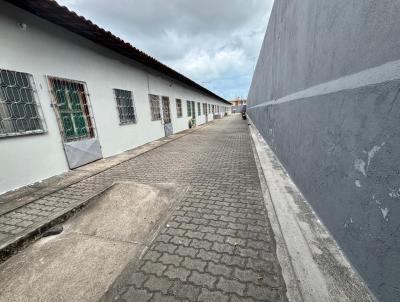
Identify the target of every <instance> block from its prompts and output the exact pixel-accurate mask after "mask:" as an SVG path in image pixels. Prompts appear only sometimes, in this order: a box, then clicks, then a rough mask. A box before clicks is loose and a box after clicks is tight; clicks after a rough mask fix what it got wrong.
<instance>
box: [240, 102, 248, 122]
mask: <svg viewBox="0 0 400 302" xmlns="http://www.w3.org/2000/svg"><path fill="white" fill-rule="evenodd" d="M246 107H247V106H246V105H243V108H242V111H241V114H242V119H244V120H246V119H247V115H246Z"/></svg>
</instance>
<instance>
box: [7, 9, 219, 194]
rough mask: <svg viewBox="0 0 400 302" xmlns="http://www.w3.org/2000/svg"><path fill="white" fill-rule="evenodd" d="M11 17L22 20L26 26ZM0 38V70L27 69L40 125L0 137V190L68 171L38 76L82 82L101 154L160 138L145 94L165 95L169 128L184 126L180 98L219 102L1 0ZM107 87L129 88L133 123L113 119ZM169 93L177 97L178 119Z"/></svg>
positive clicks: (47, 96)
mask: <svg viewBox="0 0 400 302" xmlns="http://www.w3.org/2000/svg"><path fill="white" fill-rule="evenodd" d="M18 23H25V24H27V28H26V30H25V31H24V30H21V29H20V27H19V26H18ZM0 37H2V45H1V47H0V69H10V70H15V71H21V72H27V73H30V74H32V75H33V77H34V80H35V83H36V87H37V90H38V96H39V102H40V104H41V107H42V110H43V115H44V119H45V122H46V124H47V128H48V132H47V133H45V134H41V135H31V136H20V137H10V138H0V169H1V173H0V194H1V193H4V192H6V191H9V190H13V189H16V188H18V187H21V186H24V185H28V184H31V183H33V182H36V181H40V180H43V179H45V178H48V177H51V176H54V175H57V174H60V173H63V172H66V171H68V164H67V161H66V158H65V154H64V150H63V145H62V138H61V136H60V133H59V127H58V124H57V120H56V117H55V113H54V111H53V109H52V107H51V106H50V104H51V97H50V93H49V90H48V87H47V80H46V75H51V76H56V77H61V78H67V79H72V80H80V81H84V82H86V83H87V87H88V91H89V94H90V101H91V104H92V108H93V114H94V117H95V122H96V126H97V133H98V136H99V139H100V144H101V146H102V152H103V156H104V157H108V156H111V155H114V154H118V153H120V152H123V151H125V150H128V149H131V148H134V147H137V146H140V145H142V144H145V143H147V142H150V141H152V140H155V139H158V138H160V137H163V136H164V129H163V126H162V124H161V122H160V121H151V114H150V105H149V100H148V94H149V93H150V94H156V95H160V96H168V97H169V98H170V108H171V116H172V123H173V127H174V132H179V131H182V130H185V129H187V128H188V117H187V108H186V100H193V101H196V102H198V101H200V102H201V103H203V102H207V103H212V104H220V105H221V104H222V102H220V101H218V100H217V99H213V98H211V97H208V96H205V95H204V94H202V93H199V92H197V91H195V90H193V89H191V88H189V87H188V86H185V85H183V84H179V83H177V82H176V81H174V80H171V79H169V78H167V77H164V76H162V75H161V74H158V73H157V72H154V71H151V72H150V71H146V67H143V66H142V65H139V64H136V63H135V62H133V61H131V60H128V59H127V58H125V57H123V56H120V55H118V54H116V53H114V52H112V51H110V50H108V49H106V48H104V47H101V46H99V45H97V44H94V43H92V42H90V41H88V40H85V39H83V38H81V37H79V36H77V35H75V34H73V33H70V32H68V31H66V30H64V29H62V28H60V27H58V26H55V25H53V24H51V23H49V22H47V21H44V20H42V19H40V18H38V17H35V16H33V15H31V14H29V13H27V12H25V11H23V10H20V9H18V8H16V7H14V6H12V5H10V4H8V3H4V2H0ZM113 88H119V89H126V90H130V91H132V92H133V96H134V102H135V107H136V110H137V124H130V125H120V124H119V117H118V112H117V108H116V102H115V99H114V94H113ZM176 98H180V99H181V100H182V112H183V116H182V117H181V118H177V112H176V103H175V99H176ZM196 106H197V105H196ZM196 112H197V108H196ZM209 117H210V118H209V120H212V118H211V116H210V115H209ZM204 121H205V117H204V115H202V116H200V117H198V124H201V123H204ZM5 171H6V172H5Z"/></svg>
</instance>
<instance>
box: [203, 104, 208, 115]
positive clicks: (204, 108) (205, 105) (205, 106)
mask: <svg viewBox="0 0 400 302" xmlns="http://www.w3.org/2000/svg"><path fill="white" fill-rule="evenodd" d="M203 114H207V104H206V103H203Z"/></svg>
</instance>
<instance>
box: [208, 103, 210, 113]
mask: <svg viewBox="0 0 400 302" xmlns="http://www.w3.org/2000/svg"><path fill="white" fill-rule="evenodd" d="M208 113H211V105H210V104H208Z"/></svg>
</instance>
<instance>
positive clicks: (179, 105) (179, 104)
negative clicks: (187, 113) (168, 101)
mask: <svg viewBox="0 0 400 302" xmlns="http://www.w3.org/2000/svg"><path fill="white" fill-rule="evenodd" d="M176 116H177V117H182V100H180V99H176Z"/></svg>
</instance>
